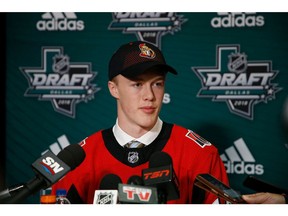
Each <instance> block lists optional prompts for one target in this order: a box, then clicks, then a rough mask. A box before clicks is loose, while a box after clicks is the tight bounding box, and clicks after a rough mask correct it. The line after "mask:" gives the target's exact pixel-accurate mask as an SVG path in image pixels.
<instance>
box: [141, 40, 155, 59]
mask: <svg viewBox="0 0 288 216" xmlns="http://www.w3.org/2000/svg"><path fill="white" fill-rule="evenodd" d="M139 49H140V51H141V53H140V54H139V56H140V57H144V58H149V59H153V58H155V57H156V54H155V52H154V51H153V50H152V49H151V48H149V47H148V46H147V45H146V44H145V43H142V44H139Z"/></svg>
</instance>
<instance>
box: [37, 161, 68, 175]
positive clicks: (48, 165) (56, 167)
mask: <svg viewBox="0 0 288 216" xmlns="http://www.w3.org/2000/svg"><path fill="white" fill-rule="evenodd" d="M41 164H42V165H43V166H44V167H45V170H46V171H47V172H49V173H51V174H52V175H54V174H57V173H59V172H61V171H62V170H64V168H63V167H61V165H60V164H59V163H58V162H56V161H55V160H54V159H53V158H52V157H46V158H43V159H42V162H41Z"/></svg>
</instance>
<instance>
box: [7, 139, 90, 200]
mask: <svg viewBox="0 0 288 216" xmlns="http://www.w3.org/2000/svg"><path fill="white" fill-rule="evenodd" d="M85 157H86V155H85V152H84V150H83V149H82V147H81V146H80V145H78V144H75V145H69V146H67V147H66V148H64V149H63V150H62V151H60V152H59V154H58V155H57V156H56V155H55V154H53V153H52V152H50V151H47V152H46V153H45V154H43V155H42V156H41V157H40V158H39V159H37V160H36V161H35V162H34V163H33V164H32V168H33V171H35V172H36V176H35V177H34V178H33V179H31V180H30V181H29V182H28V183H26V184H25V187H24V188H23V189H22V190H21V191H20V192H19V193H17V194H16V195H15V196H14V197H12V198H11V199H10V200H8V202H7V203H10V204H11V203H18V202H20V201H22V200H23V199H25V198H26V197H28V196H30V195H31V194H33V193H35V192H37V191H38V190H40V189H46V188H48V187H50V186H51V185H52V184H54V183H56V182H57V181H58V180H59V179H61V178H62V177H63V176H65V175H66V174H67V173H68V172H69V171H71V170H74V169H75V168H76V167H77V166H79V165H80V164H81V163H82V162H83V160H84V158H85Z"/></svg>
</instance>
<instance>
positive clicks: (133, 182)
mask: <svg viewBox="0 0 288 216" xmlns="http://www.w3.org/2000/svg"><path fill="white" fill-rule="evenodd" d="M127 183H128V184H131V185H144V182H143V180H142V178H141V177H140V176H137V175H133V176H131V177H130V178H129V179H128V181H127Z"/></svg>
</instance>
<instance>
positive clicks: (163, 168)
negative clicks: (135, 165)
mask: <svg viewBox="0 0 288 216" xmlns="http://www.w3.org/2000/svg"><path fill="white" fill-rule="evenodd" d="M142 177H143V181H144V185H148V186H155V187H156V188H157V191H158V199H159V203H160V204H166V203H167V201H169V200H176V199H179V197H180V192H179V181H178V178H177V176H176V175H175V172H174V170H173V163H172V158H171V157H170V155H169V154H167V153H165V152H155V153H153V154H152V155H151V157H150V160H149V168H148V169H144V170H142Z"/></svg>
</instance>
